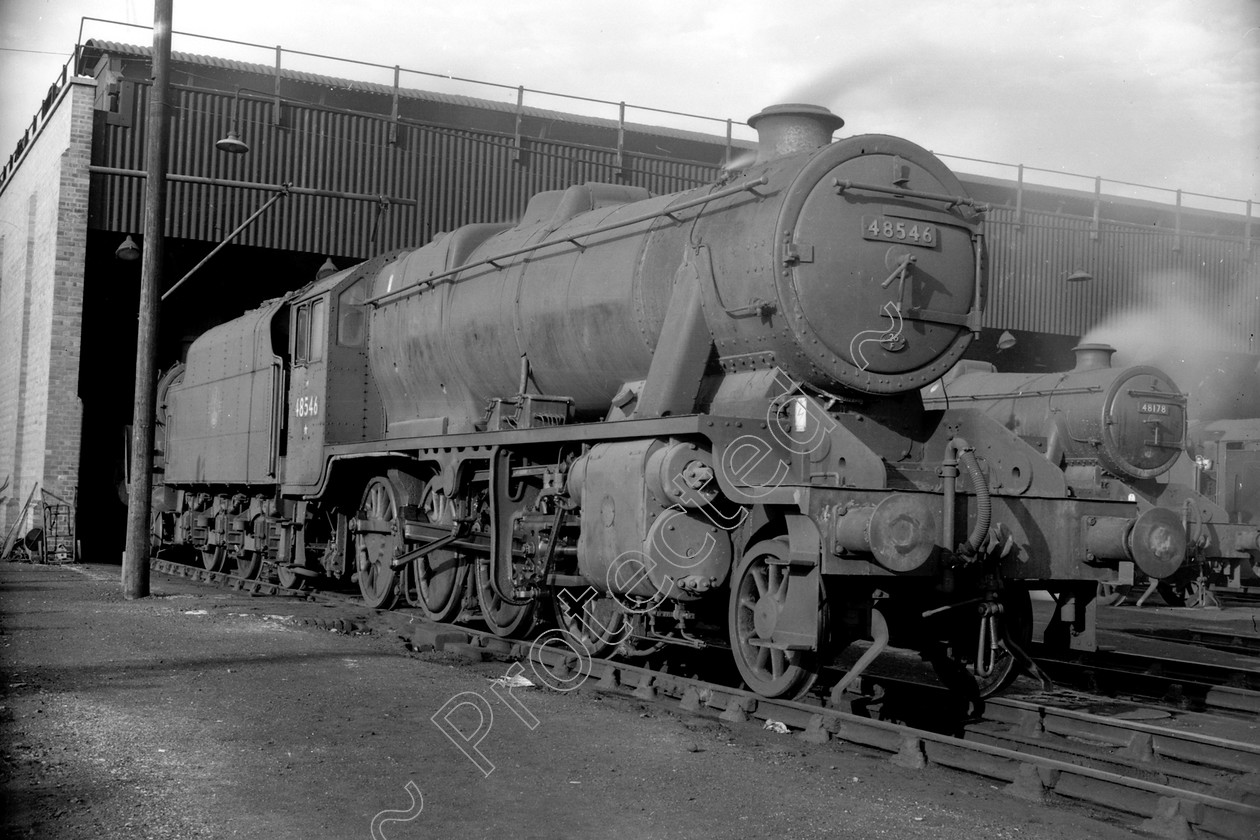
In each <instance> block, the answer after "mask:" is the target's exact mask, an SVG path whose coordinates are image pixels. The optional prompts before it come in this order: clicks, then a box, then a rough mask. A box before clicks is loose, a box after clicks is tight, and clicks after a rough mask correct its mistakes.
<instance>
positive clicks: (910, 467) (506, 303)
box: [154, 105, 1187, 696]
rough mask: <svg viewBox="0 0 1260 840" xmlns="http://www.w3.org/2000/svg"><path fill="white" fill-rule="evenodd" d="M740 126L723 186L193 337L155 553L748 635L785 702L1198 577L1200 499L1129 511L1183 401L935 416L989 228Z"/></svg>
mask: <svg viewBox="0 0 1260 840" xmlns="http://www.w3.org/2000/svg"><path fill="white" fill-rule="evenodd" d="M749 123H750V124H751V125H753V126H754V127H755V128H756V129H757V131H758V133H759V135H760V151H759V155H758V157H757V159H756V161H755V162H753V163H752V164H750V165H749V166H747V167H746V168H744V169H742V170H738V171H732V172H730V173H728V175H727V176H726V177H725V178H723V179H722V180H721V181H719V182H718V183H715V184H712V185H708V186H704V187H701V188H698V189H693V190H689V191H686V192H681V193H676V194H673V195H664V196H652V195H649V194H648V193H647V192H646V191H645V190H642V189H639V188H635V187H630V186H624V185H615V184H600V183H588V184H584V185H580V186H573V187H570V188H569V189H566V190H563V191H557V192H547V193H542V194H539V195H537V196H535V197H534V198H533V199H532V200H531V201H530V203H529V205H528V207H527V209H526V211H525V214H524V216H523V218H521V219H520V220H519V221H518V222H516V223H515V224H480V225H470V226H467V227H463V228H460V229H458V230H455V231H453V232H450V233H447V234H444V235H441V236H439V237H437V238H436V239H435V240H434V241H433V242H431V243H429V244H428V245H426V246H424V247H422V248H418V249H416V250H412V251H404V252H397V253H390V254H385V255H382V256H380V257H377V258H375V259H372V260H370V261H368V262H365V263H363V264H360V265H358V266H356V267H354V268H351V269H348V270H345V271H341V272H339V273H336V274H333V275H331V276H329V277H326V278H324V279H322V280H318V281H316V282H315V283H313V284H312V285H309V286H307V287H306V288H303V289H301V290H300V291H298V292H295V293H293V294H290V295H288V296H286V297H284V298H282V299H278V300H273V301H270V302H268V303H266V304H264V305H263V306H262V307H261V308H259V309H256V310H254V311H252V312H249V313H247V314H245V315H244V316H242V317H241V318H238V319H237V320H235V321H232V322H230V323H227V324H223V325H221V326H219V327H217V328H215V329H213V330H211V331H210V332H208V333H206V334H205V335H204V336H202V337H201V338H200V339H199V340H198V341H197V342H196V343H195V344H194V345H193V346H192V348H191V350H190V351H189V355H188V361H187V366H186V367H181V368H178V369H176V370H175V371H173V372H172V373H171V374H169V375H168V377H167V378H166V379H165V380H164V381H163V383H162V391H161V393H160V395H159V399H160V402H161V405H162V409H161V412H162V416H161V417H160V418H159V420H160V422H161V423H163V424H164V430H163V431H162V433H161V435H160V437H159V448H160V449H161V451H162V458H161V463H160V467H161V472H160V475H159V476H158V479H159V481H160V482H161V484H160V486H159V488H158V490H157V491H156V494H157V497H158V498H157V501H158V504H157V506H156V509H157V510H158V511H159V514H158V515H157V516H156V517H155V537H154V539H155V543H156V544H159V545H162V546H169V545H172V544H174V545H183V546H191V547H193V548H195V549H197V550H198V551H199V552H200V553H201V557H202V559H203V561H204V563H205V565H206V567H207V568H211V569H224V568H227V567H229V566H231V565H233V564H234V565H235V568H236V569H237V571H238V573H240V574H244V575H246V576H250V575H257V574H266V575H269V576H271V575H274V576H276V577H278V579H279V581H280V582H281V583H283V584H284V585H286V586H300V585H303V584H304V583H307V582H314V581H315V580H316V579H323V580H329V579H331V580H338V579H340V580H347V581H349V580H351V579H353V580H354V581H357V584H358V587H359V590H360V592H361V593H362V595H363V598H364V600H365V601H366V602H367V604H368V605H370V606H371V607H374V608H381V609H385V608H390V607H392V606H393V605H394V604H395V603H396V602H398V601H399V600H400V599H404V600H406V601H407V602H408V603H410V604H412V605H414V606H417V607H419V608H420V609H422V610H423V611H424V612H425V613H426V614H428V615H429V616H431V617H432V618H434V619H437V620H451V619H456V618H460V617H462V618H463V619H465V620H477V621H481V622H484V623H485V625H486V626H488V627H489V628H490V629H491V630H493V631H494V632H495V633H498V634H501V635H505V636H522V635H525V634H529V633H531V632H533V631H534V630H535V628H536V627H537V625H538V624H539V623H540V622H550V621H554V622H556V623H558V625H559V626H560V627H561V628H563V629H565V630H567V631H569V633H570V634H571V637H572V638H573V639H575V640H580V644H581V645H583V646H585V648H586V649H587V650H589V651H591V652H600V653H602V652H606V651H608V650H610V649H612V648H614V647H615V648H617V649H618V650H619V651H621V652H622V653H623V654H627V655H635V654H642V653H644V652H645V651H651V650H656V649H659V648H660V647H662V646H665V645H679V646H685V647H690V648H708V647H712V648H718V649H720V648H729V650H730V654H729V655H730V656H732V657H733V659H734V663H735V665H736V666H737V667H738V670H739V672H740V674H741V675H742V677H743V679H744V680H745V682H746V683H747V685H748V686H749V687H750V688H751V689H752V690H754V691H756V692H759V693H761V694H763V695H766V696H791V695H796V694H799V693H801V692H803V691H805V690H806V689H808V688H809V687H810V686H811V684H812V683H813V682H814V680H815V679H816V677H817V676H818V674H819V672H820V670H821V669H822V668H823V666H825V665H827V664H828V663H830V662H832V661H833V659H834V657H835V655H836V654H837V653H838V652H839V651H840V650H842V649H843V648H844V647H846V646H847V645H848V644H849V643H850V642H852V641H854V640H859V639H862V638H872V639H873V640H874V642H875V645H874V647H873V649H874V650H876V651H878V650H880V649H881V648H882V647H883V645H885V644H887V643H889V642H890V640H891V642H892V643H894V644H898V645H903V646H912V647H917V648H919V649H920V650H922V651H924V652H925V653H927V654H928V655H929V658H930V659H932V661H933V662H934V663H936V664H938V665H940V666H941V667H942V668H943V669H944V672H945V673H947V674H949V675H951V679H954V678H957V677H958V675H959V674H960V673H961V671H962V669H963V668H967V669H970V671H971V672H972V673H973V674H975V675H976V677H977V679H978V683H979V687H980V689H981V690H982V691H985V692H988V691H992V690H996V689H997V688H999V687H1000V686H1001V685H1002V684H1003V682H1004V681H1005V680H1007V679H1008V678H1009V677H1010V676H1011V675H1012V674H1013V672H1014V665H1015V660H1016V657H1017V656H1018V655H1019V647H1020V645H1021V644H1022V643H1023V642H1024V641H1026V640H1027V639H1028V637H1029V634H1030V632H1031V617H1030V608H1029V600H1028V591H1029V589H1034V588H1035V589H1049V590H1051V591H1052V592H1054V593H1055V594H1056V611H1055V616H1054V620H1053V621H1052V623H1051V627H1052V630H1053V632H1049V631H1048V635H1047V638H1052V639H1055V640H1057V641H1058V642H1060V643H1061V644H1064V645H1070V646H1072V647H1078V648H1089V647H1090V646H1092V645H1093V643H1094V642H1093V617H1094V612H1093V598H1094V594H1095V592H1096V590H1097V586H1098V584H1099V583H1100V582H1115V581H1118V580H1124V579H1127V578H1129V577H1131V575H1132V573H1133V568H1134V565H1135V564H1136V565H1137V567H1139V568H1141V569H1142V570H1144V571H1145V572H1147V573H1148V574H1151V575H1155V576H1166V575H1168V574H1170V573H1172V572H1173V571H1175V570H1176V569H1177V567H1178V566H1179V565H1180V564H1181V562H1182V561H1183V559H1184V557H1185V554H1186V547H1187V525H1186V522H1185V521H1184V518H1183V516H1182V513H1181V510H1180V507H1173V508H1169V507H1166V506H1162V505H1161V504H1158V503H1155V504H1143V502H1142V501H1141V500H1138V499H1135V498H1133V497H1130V496H1129V495H1128V494H1127V493H1117V492H1109V491H1108V490H1107V484H1108V482H1109V481H1111V478H1110V476H1113V475H1116V474H1117V471H1121V472H1123V471H1125V470H1129V471H1137V472H1139V473H1142V474H1145V475H1152V474H1155V473H1156V472H1157V471H1158V470H1159V469H1161V468H1162V467H1163V465H1164V463H1165V462H1168V463H1171V460H1172V459H1174V458H1175V457H1176V454H1177V453H1178V452H1179V451H1180V447H1181V443H1182V437H1183V434H1184V426H1185V411H1184V407H1185V401H1184V399H1183V397H1182V396H1181V395H1180V394H1179V393H1178V392H1177V389H1176V388H1175V386H1174V385H1173V384H1172V383H1171V382H1170V381H1169V380H1168V378H1167V377H1165V376H1163V375H1161V374H1160V373H1159V372H1158V371H1154V370H1144V371H1142V372H1141V373H1140V374H1137V375H1135V378H1134V379H1133V381H1132V382H1130V384H1128V385H1126V386H1125V387H1124V388H1123V389H1121V390H1118V391H1117V390H1114V389H1111V390H1108V389H1106V388H1104V389H1102V390H1101V391H1100V390H1098V389H1096V388H1093V387H1092V386H1091V387H1083V386H1082V387H1080V388H1071V389H1069V390H1068V391H1067V392H1065V393H1064V394H1061V395H1060V396H1061V398H1062V401H1063V402H1062V403H1056V405H1054V406H1052V409H1054V410H1058V409H1059V408H1062V407H1063V406H1065V405H1067V404H1072V405H1075V406H1079V407H1080V408H1081V409H1082V412H1083V413H1084V411H1085V409H1088V410H1089V411H1093V412H1094V414H1093V417H1092V419H1089V420H1082V421H1081V423H1080V424H1078V425H1072V424H1068V426H1067V427H1065V428H1064V430H1063V431H1062V432H1061V433H1056V432H1055V431H1054V430H1049V431H1046V432H1044V433H1043V432H1037V433H1035V434H1033V435H1028V434H1025V433H1024V431H1026V430H1023V429H1015V430H1012V428H1011V427H1010V424H1009V423H1004V422H1002V421H1000V420H998V419H995V418H994V416H992V415H991V414H990V413H987V412H985V411H981V410H977V409H976V408H975V407H974V406H971V405H967V404H966V403H965V402H958V401H954V402H951V403H950V404H949V405H948V406H943V407H935V406H933V407H931V408H925V406H924V404H923V401H922V398H921V396H920V391H921V389H923V388H926V387H927V386H929V385H930V384H931V383H933V382H935V381H937V380H939V379H940V378H941V377H942V375H944V374H945V373H946V372H947V371H948V370H950V369H951V367H952V366H953V365H954V364H955V363H956V362H958V361H959V360H960V358H961V357H962V355H963V352H964V350H965V349H966V348H967V346H968V344H969V342H970V341H971V339H972V336H973V334H974V333H976V332H978V330H979V328H980V323H981V321H980V319H981V311H982V306H983V304H984V300H985V286H986V267H985V259H986V256H985V240H984V234H983V223H982V222H983V209H984V208H983V207H982V206H979V205H977V203H976V202H974V201H972V200H971V199H969V198H968V197H967V195H966V194H965V192H964V190H963V188H962V186H961V185H960V184H959V182H958V179H957V178H956V177H955V176H954V175H953V174H952V173H951V172H950V171H949V170H948V169H947V168H946V167H945V166H944V165H943V164H942V163H941V161H939V160H938V159H937V158H936V157H934V156H933V155H932V154H930V153H929V152H927V151H925V150H924V149H922V148H920V147H918V146H916V145H914V144H912V143H910V142H907V141H905V140H902V139H898V138H895V137H889V136H883V135H864V136H856V137H849V138H846V139H842V140H839V141H837V142H831V136H832V133H833V132H834V131H835V130H836V129H838V128H839V127H840V126H841V125H842V124H843V121H842V120H840V119H839V118H838V117H836V116H834V115H833V114H831V113H830V112H829V111H827V110H826V109H822V108H816V107H812V106H802V105H786V106H775V107H771V108H767V109H766V110H764V111H762V112H761V113H759V114H757V115H755V116H754V117H752V118H751V119H750V120H749ZM1056 399H1058V398H1056ZM1022 422H1024V421H1023V420H1021V423H1022ZM1027 422H1028V423H1035V422H1036V421H1035V419H1033V418H1029V419H1028V420H1027ZM1039 428H1040V427H1039ZM1047 428H1048V427H1047ZM1085 485H1091V486H1097V488H1100V489H1099V491H1098V492H1083V491H1082V488H1083V486H1085ZM722 655H726V654H722ZM869 659H870V657H869V656H868V657H864V658H863V660H862V664H864V663H865V662H867V661H869ZM860 667H862V665H859V666H855V668H854V669H852V670H851V671H850V672H849V674H848V675H847V676H846V677H845V679H843V680H842V681H841V684H844V683H846V682H847V681H848V680H849V679H850V678H851V677H853V676H855V675H856V671H857V670H858V669H860Z"/></svg>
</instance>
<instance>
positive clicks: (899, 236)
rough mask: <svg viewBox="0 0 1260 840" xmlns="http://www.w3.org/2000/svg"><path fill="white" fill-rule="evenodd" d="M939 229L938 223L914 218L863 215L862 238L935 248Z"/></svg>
mask: <svg viewBox="0 0 1260 840" xmlns="http://www.w3.org/2000/svg"><path fill="white" fill-rule="evenodd" d="M938 237H939V231H938V230H937V227H936V225H930V224H927V223H926V222H916V221H914V220H913V219H890V218H888V217H887V216H863V217H862V238H863V239H873V240H876V241H878V242H900V243H902V244H903V245H919V246H921V247H923V248H935V247H936V243H937V239H938Z"/></svg>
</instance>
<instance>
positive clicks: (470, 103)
mask: <svg viewBox="0 0 1260 840" xmlns="http://www.w3.org/2000/svg"><path fill="white" fill-rule="evenodd" d="M91 51H95V52H91ZM99 53H110V54H112V55H124V56H134V57H136V58H144V59H146V60H147V59H149V57H150V55H151V54H152V48H151V47H144V46H138V45H135V44H125V43H122V42H119V41H102V40H96V39H92V40H89V41H88V42H87V43H86V44H85V45H84V57H83V59H82V60H81V61H80V65H79V67H80V70H79V72H85V70H84V68H85V67H86V66H88V65H89V64H90V63H93V62H94V61H95V58H96V57H97V56H98V55H99ZM89 55H91V56H92V62H89V60H88V56H89ZM171 61H172V62H182V63H185V64H195V65H201V66H204V67H214V68H218V69H221V70H230V71H232V72H235V73H250V74H254V75H260V76H267V77H269V78H275V76H276V68H275V67H269V66H267V65H265V64H252V63H249V62H245V61H235V60H232V59H226V58H219V57H217V56H210V55H196V54H194V53H183V52H172V53H171ZM404 72H407V71H404ZM279 75H280V78H281V79H287V80H291V81H296V82H303V83H306V84H312V85H323V86H327V87H334V88H339V89H341V90H348V91H355V92H359V93H368V94H373V95H377V96H393V95H394V93H395V89H394V87H393V86H392V85H382V84H378V83H374V82H362V81H357V80H354V79H346V78H341V77H336V76H324V75H320V74H318V73H307V72H305V71H301V70H286V69H284V68H281V69H280V71H279ZM505 90H512V88H505ZM397 93H398V95H399V97H402V98H406V99H412V100H417V101H421V102H434V103H440V104H444V105H459V106H463V107H468V108H479V109H482V110H488V111H498V112H500V113H504V114H513V115H515V114H516V113H517V110H518V109H517V106H516V105H515V104H514V103H510V102H498V101H496V100H493V99H480V98H478V97H474V96H461V95H458V94H450V93H437V92H434V91H428V90H420V89H418V88H406V87H401V86H400V87H399V88H398V89H397ZM520 113H521V114H522V115H523V116H526V117H532V118H535V119H542V120H549V121H553V122H564V123H572V124H574V125H581V126H588V127H594V128H606V129H611V130H614V131H615V130H616V129H617V128H618V125H619V124H618V122H617V121H616V120H609V119H601V118H599V117H587V116H582V115H579V114H570V113H566V112H564V111H552V110H549V109H545V108H535V107H531V106H528V105H526V106H523V107H522V108H521V109H520ZM740 124H741V125H742V124H743V123H740ZM625 130H626V131H633V132H636V133H639V134H645V135H652V136H658V137H670V138H674V139H679V140H691V141H695V142H698V143H721V144H723V145H724V144H725V142H726V140H725V138H724V137H718V136H717V135H714V134H705V133H703V132H698V131H685V130H682V129H674V128H667V127H662V126H653V125H643V124H641V123H631V122H627V123H626V124H625ZM731 145H732V146H735V147H736V148H743V149H751V148H755V146H756V144H755V143H753V142H749V141H744V140H737V139H736V140H732V141H731Z"/></svg>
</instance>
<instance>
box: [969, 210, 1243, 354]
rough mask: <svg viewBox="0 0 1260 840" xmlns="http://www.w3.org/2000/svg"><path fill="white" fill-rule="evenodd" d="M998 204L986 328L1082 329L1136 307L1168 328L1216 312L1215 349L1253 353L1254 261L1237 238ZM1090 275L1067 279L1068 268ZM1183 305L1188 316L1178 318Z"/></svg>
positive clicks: (991, 219)
mask: <svg viewBox="0 0 1260 840" xmlns="http://www.w3.org/2000/svg"><path fill="white" fill-rule="evenodd" d="M1022 222H1023V224H1022V225H1018V224H1016V216H1015V211H1014V210H1013V209H1009V208H995V209H994V210H992V211H990V213H989V215H988V224H987V231H988V237H989V258H990V267H991V272H990V287H989V303H988V306H987V308H986V312H985V319H984V324H985V326H986V327H993V328H997V329H1012V330H1032V331H1035V332H1049V333H1058V334H1061V335H1084V334H1085V333H1087V332H1088V331H1089V330H1090V329H1091V328H1093V327H1095V326H1097V325H1098V324H1099V323H1101V322H1103V321H1104V320H1106V319H1107V318H1109V317H1111V316H1114V315H1117V314H1119V313H1124V312H1130V311H1133V310H1152V311H1166V312H1167V313H1168V315H1167V317H1166V319H1165V320H1167V321H1168V323H1167V324H1166V326H1167V328H1168V329H1171V330H1176V329H1179V328H1183V327H1189V326H1192V325H1193V326H1195V327H1197V326H1198V325H1199V323H1200V322H1201V321H1202V320H1204V319H1207V318H1215V320H1214V323H1215V324H1216V325H1217V330H1219V332H1217V333H1216V334H1214V335H1212V336H1205V337H1204V338H1205V340H1208V339H1210V340H1211V341H1213V343H1215V344H1219V345H1224V346H1222V347H1221V348H1220V349H1229V350H1232V351H1237V352H1248V353H1251V352H1256V351H1257V350H1260V346H1258V345H1257V338H1260V268H1258V267H1257V263H1256V260H1255V259H1254V257H1253V258H1252V259H1248V254H1247V249H1246V246H1245V245H1244V243H1242V242H1240V241H1238V240H1230V239H1225V238H1220V237H1214V236H1210V235H1206V234H1194V233H1183V234H1180V235H1178V234H1176V233H1175V232H1170V231H1166V230H1145V229H1140V228H1135V227H1131V226H1125V225H1116V224H1109V223H1108V222H1106V221H1105V220H1103V221H1101V222H1100V223H1099V224H1098V226H1097V237H1096V238H1095V237H1092V236H1091V232H1093V231H1094V229H1095V226H1094V222H1093V220H1092V219H1086V218H1080V217H1073V216H1063V215H1056V214H1050V213H1030V212H1024V213H1023V216H1022ZM1077 270H1083V271H1085V272H1087V273H1088V274H1090V275H1091V276H1092V277H1093V279H1092V280H1088V281H1084V282H1069V281H1068V280H1067V277H1068V275H1069V274H1071V273H1072V272H1074V271H1077ZM1178 312H1182V313H1184V315H1185V318H1184V319H1182V320H1178V317H1177V314H1176V313H1178Z"/></svg>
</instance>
